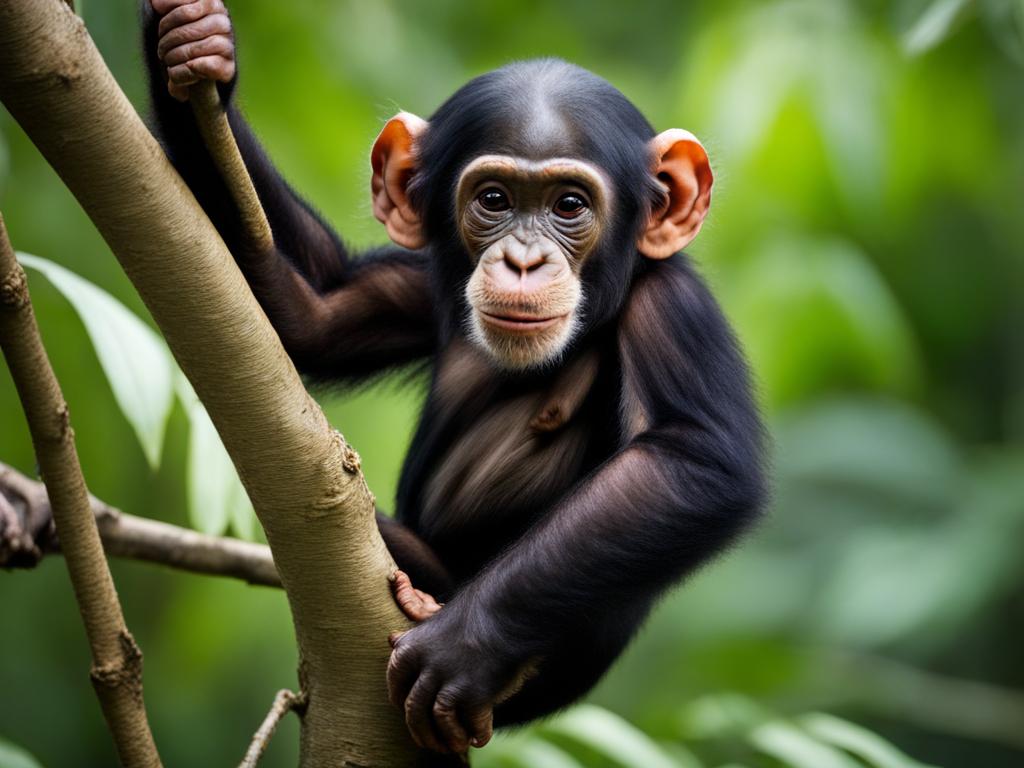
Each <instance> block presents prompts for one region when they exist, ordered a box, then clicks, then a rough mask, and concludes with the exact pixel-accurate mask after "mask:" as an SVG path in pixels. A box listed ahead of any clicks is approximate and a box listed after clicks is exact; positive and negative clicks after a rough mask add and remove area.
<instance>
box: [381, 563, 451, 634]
mask: <svg viewBox="0 0 1024 768" xmlns="http://www.w3.org/2000/svg"><path fill="white" fill-rule="evenodd" d="M391 591H392V592H393V593H394V595H395V602H396V603H398V607H399V608H401V609H402V613H404V614H405V615H406V616H407V617H408V618H409V619H410V620H411V621H415V622H420V621H423V620H424V619H429V618H430V617H431V616H433V615H434V614H435V613H437V612H438V611H440V610H441V603H439V602H437V600H435V599H434V598H433V596H432V595H428V594H427V593H426V592H424V591H423V590H420V589H416V588H415V587H414V586H413V585H412V580H411V579H410V578H409V575H408V574H407V573H406V572H405V571H395V573H394V575H393V576H392V577H391Z"/></svg>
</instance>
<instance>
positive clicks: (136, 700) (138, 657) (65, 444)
mask: <svg viewBox="0 0 1024 768" xmlns="http://www.w3.org/2000/svg"><path fill="white" fill-rule="evenodd" d="M0 348H2V349H3V353H4V357H5V358H6V359H7V365H8V367H9V368H10V370H11V376H12V378H13V379H14V384H15V387H17V390H18V397H19V398H20V399H21V405H22V408H23V409H24V411H25V417H26V419H27V420H28V426H29V431H30V433H31V434H32V445H33V446H34V447H35V452H36V460H37V461H38V462H39V467H40V469H41V471H42V475H43V478H44V479H45V480H46V485H47V488H48V490H49V497H50V499H51V500H52V506H53V520H54V523H55V524H56V528H57V531H58V532H59V535H60V538H61V541H62V542H63V545H64V555H65V560H66V561H67V565H68V573H69V574H70V576H71V584H72V586H73V587H74V590H75V598H76V600H77V601H78V607H79V610H80V611H81V612H82V620H83V621H84V623H85V632H86V635H87V636H88V638H89V646H90V648H91V649H92V681H93V686H94V687H95V689H96V694H97V696H98V697H99V700H100V705H101V707H102V708H103V715H104V717H105V718H106V720H107V725H108V727H109V728H110V732H111V734H112V736H113V737H114V744H115V746H116V747H117V753H118V756H119V757H120V759H121V764H122V765H125V766H132V767H133V768H134V767H135V766H140V767H144V768H150V767H151V766H159V765H160V757H159V755H158V754H157V751H156V745H155V744H154V743H153V735H152V733H151V732H150V730H149V723H148V722H147V720H146V709H145V706H144V704H143V701H142V652H141V651H140V650H139V647H138V646H137V645H136V644H135V640H134V638H132V636H131V633H130V632H129V631H128V628H127V627H126V626H125V623H124V615H123V614H122V612H121V604H120V603H119V602H118V599H117V592H116V591H115V589H114V582H113V580H112V579H111V578H110V570H109V569H108V568H107V561H106V558H105V557H104V556H103V546H102V544H101V543H100V537H99V532H98V531H97V530H96V523H95V520H94V519H93V515H92V511H91V510H90V508H89V494H88V491H87V490H86V487H85V479H84V478H83V477H82V469H81V467H80V466H79V464H78V452H77V451H76V450H75V439H74V432H73V431H72V429H71V423H70V420H69V418H68V407H67V404H66V403H65V402H64V396H63V394H61V391H60V386H59V385H58V384H57V378H56V377H55V376H54V373H53V368H51V367H50V361H49V359H48V358H47V356H46V351H45V350H44V349H43V344H42V341H41V340H40V338H39V329H38V327H37V326H36V320H35V315H34V314H33V313H32V305H31V303H30V302H29V295H28V284H27V283H26V281H25V272H24V271H23V270H22V268H21V266H20V265H19V264H18V263H17V261H15V259H14V249H13V248H12V247H11V244H10V241H9V240H8V239H7V231H6V229H5V228H4V222H3V217H2V216H0Z"/></svg>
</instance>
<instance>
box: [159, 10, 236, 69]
mask: <svg viewBox="0 0 1024 768" xmlns="http://www.w3.org/2000/svg"><path fill="white" fill-rule="evenodd" d="M229 34H231V21H230V20H229V19H228V17H227V15H226V14H223V13H215V14H213V15H211V16H204V17H203V18H201V19H199V21H193V22H192V23H190V24H185V25H184V26H181V27H175V28H174V29H172V30H171V31H170V32H168V33H167V34H166V35H164V36H163V37H161V38H160V41H159V42H158V43H157V44H156V55H157V56H159V57H160V60H161V61H163V58H164V56H166V55H167V52H168V51H170V50H172V49H174V48H177V47H178V46H179V45H184V44H185V43H191V42H194V41H196V40H202V39H203V38H204V37H212V36H213V35H229Z"/></svg>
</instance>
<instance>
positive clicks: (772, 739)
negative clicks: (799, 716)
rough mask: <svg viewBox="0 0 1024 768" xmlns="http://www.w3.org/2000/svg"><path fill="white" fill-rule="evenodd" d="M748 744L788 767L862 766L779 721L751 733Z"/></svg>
mask: <svg viewBox="0 0 1024 768" xmlns="http://www.w3.org/2000/svg"><path fill="white" fill-rule="evenodd" d="M749 739H750V743H751V744H753V745H754V746H755V747H756V748H757V749H759V750H760V751H761V752H764V753H765V754H767V755H771V756H772V757H774V758H775V759H776V760H780V761H781V762H782V763H783V764H784V765H786V766H791V768H863V764H862V763H860V762H858V761H857V760H854V759H853V758H852V757H849V756H847V755H846V754H845V753H843V752H841V751H839V750H838V749H835V748H834V747H832V746H829V745H828V744H823V743H821V742H820V741H818V740H817V739H815V738H814V737H813V736H811V735H810V734H808V733H806V732H804V731H802V730H801V729H800V728H797V727H796V726H795V725H792V724H790V723H787V722H785V721H782V720H776V721H772V722H769V723H764V724H763V725H760V726H758V727H757V728H755V729H754V730H753V731H751V733H750V736H749Z"/></svg>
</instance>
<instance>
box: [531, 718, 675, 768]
mask: <svg viewBox="0 0 1024 768" xmlns="http://www.w3.org/2000/svg"><path fill="white" fill-rule="evenodd" d="M542 732H548V733H553V734H558V735H561V736H566V737H568V738H570V739H572V740H573V741H577V742H579V743H580V744H583V745H584V746H586V747H588V748H589V749H592V750H594V751H595V752H597V753H599V754H601V755H604V756H605V757H607V758H610V759H611V760H614V761H615V762H616V763H618V764H619V765H623V766H626V768H689V766H686V765H685V764H684V763H682V762H680V761H679V760H677V759H675V758H673V757H671V756H670V755H669V754H668V753H667V752H665V750H663V749H662V748H661V747H660V746H658V743H657V742H656V741H654V740H653V739H652V738H651V737H650V736H648V735H647V734H645V733H644V732H643V731H641V730H639V729H638V728H636V727H635V726H633V725H631V724H629V723H628V722H626V721H625V720H623V719H622V718H621V717H619V716H618V715H616V714H614V713H612V712H609V711H608V710H606V709H602V708H601V707H596V706H594V705H592V704H580V705H579V706H577V707H574V708H573V709H570V710H569V711H568V712H566V713H565V714H563V715H561V716H559V717H557V718H555V719H554V720H552V721H551V722H549V723H546V724H545V725H544V726H543V727H542Z"/></svg>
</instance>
